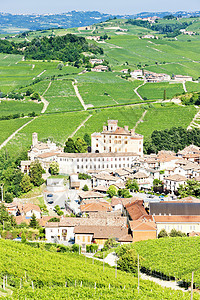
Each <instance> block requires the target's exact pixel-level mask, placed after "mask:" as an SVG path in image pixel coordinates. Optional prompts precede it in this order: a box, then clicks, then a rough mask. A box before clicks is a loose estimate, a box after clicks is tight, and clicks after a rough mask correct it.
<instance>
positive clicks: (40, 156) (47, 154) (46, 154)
mask: <svg viewBox="0 0 200 300" xmlns="http://www.w3.org/2000/svg"><path fill="white" fill-rule="evenodd" d="M57 154H58V152H47V153H42V154H40V155H38V156H37V157H39V158H48V157H51V156H56V155H57Z"/></svg>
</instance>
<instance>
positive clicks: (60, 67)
mask: <svg viewBox="0 0 200 300" xmlns="http://www.w3.org/2000/svg"><path fill="white" fill-rule="evenodd" d="M63 67H64V64H63V63H62V62H60V63H59V64H58V65H57V69H58V70H62V68H63Z"/></svg>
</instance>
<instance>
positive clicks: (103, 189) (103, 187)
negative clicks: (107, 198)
mask: <svg viewBox="0 0 200 300" xmlns="http://www.w3.org/2000/svg"><path fill="white" fill-rule="evenodd" d="M93 190H94V191H99V192H105V193H106V192H107V190H108V188H107V187H105V186H103V185H98V186H95V187H94V188H93Z"/></svg>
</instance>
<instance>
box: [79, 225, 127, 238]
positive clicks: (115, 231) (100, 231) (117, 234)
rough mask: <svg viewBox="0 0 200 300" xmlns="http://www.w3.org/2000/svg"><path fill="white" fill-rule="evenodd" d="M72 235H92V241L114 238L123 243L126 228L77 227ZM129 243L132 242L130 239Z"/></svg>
mask: <svg viewBox="0 0 200 300" xmlns="http://www.w3.org/2000/svg"><path fill="white" fill-rule="evenodd" d="M74 233H79V234H87V233H88V234H93V237H94V239H95V238H96V239H108V238H116V239H118V240H119V241H123V240H127V238H128V230H127V228H125V227H121V226H77V227H76V228H75V229H74ZM130 241H132V239H131V238H130Z"/></svg>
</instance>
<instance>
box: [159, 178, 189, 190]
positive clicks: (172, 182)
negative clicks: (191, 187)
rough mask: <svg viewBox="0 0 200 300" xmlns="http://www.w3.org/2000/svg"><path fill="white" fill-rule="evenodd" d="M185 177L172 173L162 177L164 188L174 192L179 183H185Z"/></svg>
mask: <svg viewBox="0 0 200 300" xmlns="http://www.w3.org/2000/svg"><path fill="white" fill-rule="evenodd" d="M186 181H187V178H186V177H185V176H182V175H178V174H174V175H171V176H168V177H166V178H164V188H165V189H166V190H168V191H171V192H172V193H173V192H176V191H177V190H178V188H179V186H180V185H184V184H186Z"/></svg>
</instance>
